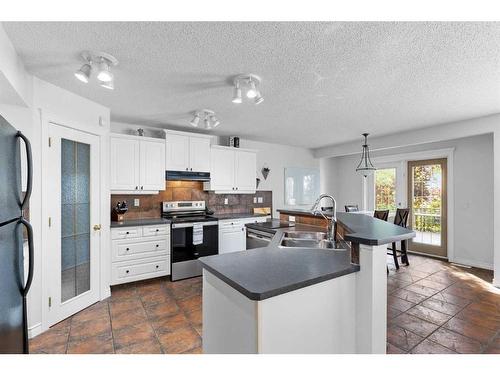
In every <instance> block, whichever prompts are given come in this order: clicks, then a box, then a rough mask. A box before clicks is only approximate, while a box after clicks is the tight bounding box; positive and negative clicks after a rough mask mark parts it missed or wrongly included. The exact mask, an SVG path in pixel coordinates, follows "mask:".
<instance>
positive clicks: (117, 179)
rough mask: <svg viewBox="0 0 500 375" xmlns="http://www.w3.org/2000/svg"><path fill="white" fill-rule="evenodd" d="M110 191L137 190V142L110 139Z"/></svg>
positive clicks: (138, 156)
mask: <svg viewBox="0 0 500 375" xmlns="http://www.w3.org/2000/svg"><path fill="white" fill-rule="evenodd" d="M110 142H111V147H110V152H111V166H110V168H111V190H131V191H133V190H137V189H138V188H139V185H140V184H139V178H140V176H139V168H140V165H139V159H140V155H139V141H138V140H135V139H126V138H114V137H111V141H110Z"/></svg>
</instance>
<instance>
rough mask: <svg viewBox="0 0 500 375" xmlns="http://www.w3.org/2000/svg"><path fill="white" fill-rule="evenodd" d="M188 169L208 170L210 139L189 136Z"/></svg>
mask: <svg viewBox="0 0 500 375" xmlns="http://www.w3.org/2000/svg"><path fill="white" fill-rule="evenodd" d="M189 170H190V171H193V172H210V139H208V138H199V137H189Z"/></svg>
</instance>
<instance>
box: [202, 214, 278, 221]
mask: <svg viewBox="0 0 500 375" xmlns="http://www.w3.org/2000/svg"><path fill="white" fill-rule="evenodd" d="M211 216H213V217H216V218H217V219H219V220H230V219H246V218H252V217H265V216H271V214H252V213H248V214H239V213H235V214H213V215H211Z"/></svg>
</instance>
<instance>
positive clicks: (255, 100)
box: [254, 91, 264, 104]
mask: <svg viewBox="0 0 500 375" xmlns="http://www.w3.org/2000/svg"><path fill="white" fill-rule="evenodd" d="M263 101H264V98H263V97H262V95H260V91H257V96H256V97H255V98H254V102H255V104H260V103H262V102H263Z"/></svg>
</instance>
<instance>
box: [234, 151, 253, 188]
mask: <svg viewBox="0 0 500 375" xmlns="http://www.w3.org/2000/svg"><path fill="white" fill-rule="evenodd" d="M235 154H236V163H235V168H236V171H235V185H236V190H243V191H255V189H256V181H255V178H256V169H257V155H256V154H255V152H248V151H236V152H235Z"/></svg>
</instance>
